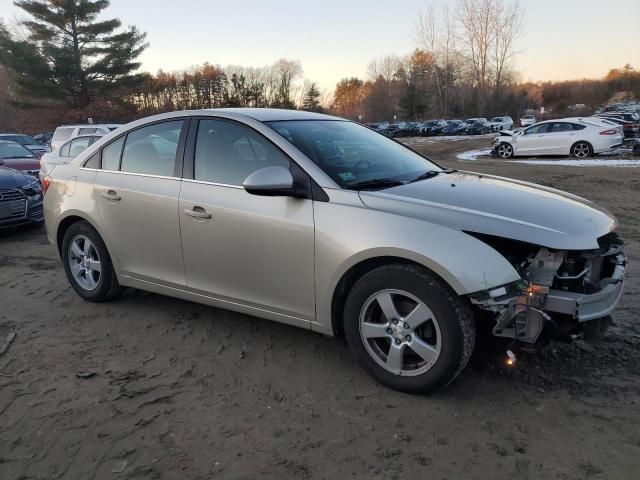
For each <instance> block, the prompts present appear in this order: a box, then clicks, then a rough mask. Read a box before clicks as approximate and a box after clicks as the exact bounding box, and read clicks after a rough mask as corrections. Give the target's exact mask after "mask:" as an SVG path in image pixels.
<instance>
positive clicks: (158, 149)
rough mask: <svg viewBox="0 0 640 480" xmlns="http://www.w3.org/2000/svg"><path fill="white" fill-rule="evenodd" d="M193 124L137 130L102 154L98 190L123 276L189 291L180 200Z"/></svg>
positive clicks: (182, 122)
mask: <svg viewBox="0 0 640 480" xmlns="http://www.w3.org/2000/svg"><path fill="white" fill-rule="evenodd" d="M187 126H188V121H187V120H184V119H182V118H181V119H174V120H167V121H162V122H158V123H154V124H151V125H147V126H145V127H141V128H138V129H136V130H131V131H129V132H128V133H127V134H125V135H122V136H120V137H119V138H117V139H116V140H114V141H112V142H111V143H110V144H108V145H107V146H105V147H104V148H103V149H102V158H101V167H102V168H101V170H100V171H99V172H98V174H97V176H96V181H95V184H94V191H95V194H96V199H97V203H98V207H99V211H100V216H101V219H102V224H103V230H104V232H105V235H106V236H107V238H108V240H109V244H110V247H111V252H110V253H112V255H113V256H115V257H116V258H117V260H118V263H119V266H120V270H121V272H122V274H124V275H127V276H130V277H133V278H136V279H140V280H146V281H150V282H154V283H159V284H162V285H166V286H177V287H184V285H185V273H184V263H183V260H182V248H181V244H180V228H179V220H178V197H179V194H180V183H181V181H180V174H181V171H182V155H183V152H184V140H185V138H186V132H187V128H188V127H187Z"/></svg>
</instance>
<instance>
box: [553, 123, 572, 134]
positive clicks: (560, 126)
mask: <svg viewBox="0 0 640 480" xmlns="http://www.w3.org/2000/svg"><path fill="white" fill-rule="evenodd" d="M551 132H552V133H558V132H573V126H572V125H571V124H570V123H566V122H554V123H553V126H552V127H551Z"/></svg>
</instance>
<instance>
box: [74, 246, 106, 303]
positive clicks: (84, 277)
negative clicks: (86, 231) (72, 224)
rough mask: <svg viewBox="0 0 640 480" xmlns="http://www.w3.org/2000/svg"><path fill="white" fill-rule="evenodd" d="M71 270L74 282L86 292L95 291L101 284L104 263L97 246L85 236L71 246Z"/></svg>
mask: <svg viewBox="0 0 640 480" xmlns="http://www.w3.org/2000/svg"><path fill="white" fill-rule="evenodd" d="M68 263H69V269H70V270H71V275H72V276H73V279H74V281H75V282H76V283H77V284H78V285H79V286H80V287H81V288H82V289H84V290H94V289H95V288H96V287H97V286H98V283H99V282H100V275H101V274H102V263H101V262H100V255H99V254H98V251H97V250H96V247H95V245H94V244H93V243H92V242H91V240H89V239H88V238H87V237H85V236H84V235H77V236H76V237H74V238H73V240H71V243H70V244H69V256H68Z"/></svg>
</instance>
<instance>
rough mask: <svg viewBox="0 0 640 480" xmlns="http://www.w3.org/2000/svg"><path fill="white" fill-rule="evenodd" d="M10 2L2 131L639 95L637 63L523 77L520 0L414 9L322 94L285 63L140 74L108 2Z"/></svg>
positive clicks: (503, 106) (556, 103)
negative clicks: (410, 21)
mask: <svg viewBox="0 0 640 480" xmlns="http://www.w3.org/2000/svg"><path fill="white" fill-rule="evenodd" d="M15 4H16V5H17V6H19V7H20V8H21V9H22V10H23V11H24V13H25V14H27V15H28V16H29V19H28V20H25V21H22V22H20V23H19V24H17V25H14V26H12V27H9V26H6V25H4V24H2V22H0V131H12V130H17V131H24V132H27V133H35V132H38V131H43V130H50V129H52V128H54V127H55V126H57V125H59V124H61V123H71V122H84V121H86V119H87V118H89V117H91V118H93V119H94V120H95V121H97V122H127V121H130V120H133V119H136V118H139V117H141V116H144V115H150V114H154V113H161V112H166V111H172V110H183V109H200V108H217V107H258V108H262V107H276V108H292V109H293V108H300V109H304V110H311V111H327V112H329V113H333V114H335V115H339V116H342V117H347V118H352V119H356V120H361V121H366V122H376V121H384V120H394V119H397V120H422V119H427V118H468V117H473V116H487V117H490V116H494V115H502V114H509V115H511V116H512V117H513V118H517V117H518V116H519V115H521V114H522V113H524V112H525V111H527V110H538V109H540V108H541V107H545V109H546V111H551V112H553V114H554V115H560V114H563V113H565V112H569V111H571V112H576V111H577V110H578V109H579V108H580V107H581V106H584V107H583V109H584V110H585V113H588V112H589V111H592V110H593V108H595V107H597V106H599V105H603V104H606V103H608V102H610V101H611V102H613V101H624V100H628V99H630V98H640V73H638V72H637V71H635V70H634V69H633V68H632V67H631V66H630V65H626V66H624V67H623V68H620V69H614V70H611V71H610V72H609V74H608V75H607V76H606V77H605V78H603V79H601V80H576V81H566V82H544V83H540V84H533V83H522V82H520V81H519V76H518V73H517V72H516V71H514V69H513V58H514V56H515V55H516V53H517V48H516V44H517V41H518V40H519V38H520V37H521V33H522V26H523V18H524V12H523V10H522V9H521V7H520V3H519V2H518V1H517V0H515V1H508V2H507V1H505V0H457V2H456V7H455V10H454V13H450V11H449V10H448V9H447V7H442V8H436V7H434V6H432V7H430V8H427V9H426V10H424V11H423V12H421V13H419V15H418V16H417V17H416V23H415V32H414V33H415V38H416V42H417V47H416V49H415V50H414V51H413V52H411V53H409V54H408V55H405V56H397V55H388V56H385V57H381V58H376V59H374V60H372V61H371V62H370V63H369V65H368V68H367V75H366V78H355V77H346V78H344V79H342V80H341V81H340V82H338V84H337V85H336V86H335V89H332V90H331V91H324V92H320V90H319V89H318V87H317V86H316V84H315V83H312V82H310V81H309V80H307V79H305V78H304V75H303V69H302V64H301V63H300V62H299V61H295V60H290V59H280V60H278V61H276V62H275V63H273V64H270V65H266V66H260V67H245V66H234V65H231V66H225V67H222V66H220V65H216V64H212V63H205V64H203V65H200V66H196V67H192V68H189V69H187V70H185V71H181V72H165V71H159V72H157V73H156V74H151V73H140V71H139V69H140V62H139V60H138V59H139V56H140V54H141V53H142V52H143V51H144V50H145V49H146V48H148V44H147V43H146V36H145V34H144V33H143V32H142V31H140V30H138V29H137V28H136V27H127V28H125V27H123V25H122V23H121V21H120V20H119V19H109V20H102V21H99V20H97V17H98V15H101V14H102V13H103V12H104V11H105V10H106V9H107V8H108V7H109V2H108V1H106V0H73V1H68V2H62V3H60V2H58V1H54V0H29V1H26V0H17V1H16V2H15ZM61 26H62V27H64V28H60V27H61ZM65 26H72V27H74V28H66V27H65Z"/></svg>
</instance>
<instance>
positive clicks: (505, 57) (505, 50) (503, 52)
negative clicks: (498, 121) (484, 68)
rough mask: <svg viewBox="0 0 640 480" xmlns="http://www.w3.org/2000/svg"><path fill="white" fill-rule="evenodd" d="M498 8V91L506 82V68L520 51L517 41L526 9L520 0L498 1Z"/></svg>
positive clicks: (496, 38) (496, 64)
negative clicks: (517, 47)
mask: <svg viewBox="0 0 640 480" xmlns="http://www.w3.org/2000/svg"><path fill="white" fill-rule="evenodd" d="M496 9H497V10H496V12H495V16H494V21H495V22H498V23H497V25H496V27H495V31H496V35H495V45H494V63H495V89H496V91H497V90H499V89H500V87H502V85H503V83H504V79H505V73H506V72H505V70H506V68H507V67H508V65H509V63H510V62H511V60H512V59H513V57H514V56H515V55H516V54H517V53H518V52H517V50H516V49H515V43H516V41H517V40H518V37H519V36H520V35H521V34H522V32H523V29H524V11H523V9H522V7H521V6H520V4H519V3H518V2H513V3H511V4H509V5H505V4H504V3H503V2H502V1H498V2H497V4H496Z"/></svg>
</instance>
